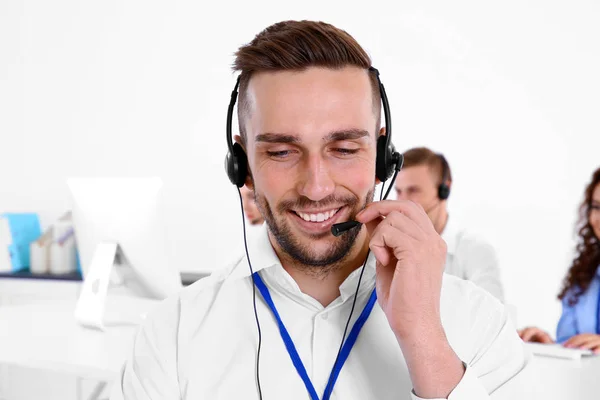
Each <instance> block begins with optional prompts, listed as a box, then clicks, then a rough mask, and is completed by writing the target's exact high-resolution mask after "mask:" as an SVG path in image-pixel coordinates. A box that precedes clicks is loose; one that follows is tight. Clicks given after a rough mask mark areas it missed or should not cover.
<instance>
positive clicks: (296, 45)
mask: <svg viewBox="0 0 600 400" xmlns="http://www.w3.org/2000/svg"><path fill="white" fill-rule="evenodd" d="M347 66H355V67H358V68H364V69H365V70H367V69H368V68H369V67H371V58H370V57H369V55H368V54H367V52H366V51H365V50H364V49H363V48H362V47H361V46H360V45H359V44H358V42H357V41H356V40H355V39H354V38H353V37H352V36H350V35H349V34H348V33H347V32H345V31H343V30H341V29H339V28H336V27H335V26H333V25H330V24H327V23H325V22H320V21H306V20H304V21H283V22H278V23H276V24H273V25H271V26H269V27H267V28H266V29H264V30H263V31H262V32H260V33H259V34H258V35H256V37H255V38H254V39H253V40H252V41H251V42H250V43H248V44H246V45H244V46H242V47H240V48H239V49H238V51H237V52H236V53H235V61H234V63H233V70H234V71H236V72H240V87H239V105H238V123H239V130H240V135H241V136H242V139H243V140H244V141H245V137H246V132H245V129H244V120H245V117H246V116H247V115H248V114H249V112H250V111H251V110H250V104H249V101H248V96H247V90H248V84H249V82H250V78H251V77H252V75H253V74H254V73H257V72H269V71H271V72H276V71H303V70H305V69H307V68H309V67H324V68H330V69H341V68H344V67H347ZM369 75H370V81H371V87H372V97H373V109H374V112H375V114H376V119H377V130H379V126H380V124H381V122H380V119H381V106H380V102H381V96H380V93H379V86H378V82H377V77H376V76H375V73H374V72H371V71H369ZM377 134H378V132H375V135H376V136H377Z"/></svg>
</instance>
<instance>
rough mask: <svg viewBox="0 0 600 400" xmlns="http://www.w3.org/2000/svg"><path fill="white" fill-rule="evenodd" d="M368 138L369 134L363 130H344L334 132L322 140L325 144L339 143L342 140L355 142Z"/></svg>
mask: <svg viewBox="0 0 600 400" xmlns="http://www.w3.org/2000/svg"><path fill="white" fill-rule="evenodd" d="M365 136H369V132H367V131H365V130H364V129H346V130H342V131H334V132H331V133H329V134H328V135H327V136H325V137H324V138H323V140H325V141H326V142H339V141H342V140H356V139H360V138H363V137H365Z"/></svg>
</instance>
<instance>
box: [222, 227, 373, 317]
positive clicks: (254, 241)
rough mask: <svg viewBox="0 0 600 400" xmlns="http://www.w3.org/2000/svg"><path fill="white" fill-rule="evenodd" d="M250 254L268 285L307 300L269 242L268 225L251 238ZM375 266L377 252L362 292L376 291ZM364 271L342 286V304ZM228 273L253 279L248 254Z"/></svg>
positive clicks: (367, 265)
mask: <svg viewBox="0 0 600 400" xmlns="http://www.w3.org/2000/svg"><path fill="white" fill-rule="evenodd" d="M248 255H249V256H250V262H251V265H252V270H253V271H254V272H258V271H261V277H263V279H264V280H265V282H267V285H268V286H275V287H278V288H279V289H282V290H284V291H285V292H286V294H288V295H289V294H293V296H294V297H298V296H299V297H302V298H304V300H306V299H305V297H306V295H304V294H303V293H302V292H301V291H300V288H299V287H298V285H297V283H296V281H295V280H294V279H293V278H292V277H291V276H290V274H288V272H287V271H286V270H285V269H284V268H283V266H282V265H281V262H280V260H279V257H277V254H276V253H275V250H274V249H273V246H272V245H271V241H270V240H269V234H268V228H267V224H263V226H262V227H260V228H259V230H258V231H257V232H256V235H253V236H252V237H251V238H248ZM375 265H376V260H375V257H374V256H373V253H369V256H368V259H367V263H366V265H365V271H364V273H363V277H362V280H361V284H360V289H359V293H363V292H365V291H370V290H373V288H374V287H375ZM361 270H362V268H358V269H356V270H355V271H352V273H351V274H350V275H349V276H348V278H346V280H345V281H344V282H343V283H342V284H341V285H340V295H341V301H342V302H344V301H346V300H347V299H348V298H350V297H351V296H352V295H354V293H355V292H356V286H357V283H358V279H359V277H360V273H361ZM226 274H227V275H228V276H229V277H230V278H234V279H235V278H238V279H239V278H246V277H249V276H250V269H249V268H248V263H247V262H246V255H245V254H244V256H243V257H242V259H241V260H240V261H239V262H238V263H236V265H235V266H234V267H233V270H230V272H229V271H228V272H227V273H226ZM315 302H316V300H315ZM317 304H318V303H317ZM319 306H320V304H319ZM321 308H322V307H321Z"/></svg>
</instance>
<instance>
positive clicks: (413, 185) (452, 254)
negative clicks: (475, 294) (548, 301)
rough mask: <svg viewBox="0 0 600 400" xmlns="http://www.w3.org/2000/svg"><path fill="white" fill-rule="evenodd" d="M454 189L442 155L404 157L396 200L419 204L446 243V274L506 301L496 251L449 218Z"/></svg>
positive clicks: (426, 152) (421, 152)
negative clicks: (451, 196) (451, 193)
mask: <svg viewBox="0 0 600 400" xmlns="http://www.w3.org/2000/svg"><path fill="white" fill-rule="evenodd" d="M451 187H452V171H451V170H450V165H449V164H448V162H447V160H446V158H445V157H444V156H443V155H441V154H436V153H434V152H433V151H431V150H430V149H428V148H426V147H417V148H413V149H410V150H408V151H406V152H405V153H404V166H403V167H402V171H400V173H399V174H398V178H397V179H396V194H397V198H398V199H399V200H410V201H413V202H415V203H418V204H420V205H421V207H423V209H424V210H425V212H426V213H427V215H428V216H429V219H431V222H432V223H433V226H434V227H435V230H436V231H437V232H438V233H439V234H440V235H441V236H442V238H443V239H444V241H445V242H446V244H447V246H448V253H447V256H446V267H445V270H444V271H445V272H446V273H448V274H450V275H455V276H458V277H459V278H462V279H467V280H470V281H472V282H473V283H475V284H476V285H478V286H480V287H482V288H483V289H485V290H487V291H488V292H490V293H491V294H492V295H494V296H495V297H496V298H497V299H498V300H500V301H504V290H503V288H502V281H501V279H500V268H499V266H498V258H497V257H496V252H495V250H494V248H493V247H492V246H491V245H490V244H489V243H487V242H486V241H485V240H483V239H482V238H480V237H478V236H477V235H475V234H473V233H471V232H469V231H468V230H466V229H464V228H463V227H461V226H460V225H459V224H458V222H457V221H455V220H454V219H453V218H449V216H448V207H447V203H448V201H447V199H448V197H449V195H450V188H451Z"/></svg>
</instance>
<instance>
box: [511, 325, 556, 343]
mask: <svg viewBox="0 0 600 400" xmlns="http://www.w3.org/2000/svg"><path fill="white" fill-rule="evenodd" d="M518 333H519V337H520V338H521V339H522V340H523V341H524V342H533V343H554V341H553V340H552V338H551V337H550V335H548V334H547V333H546V332H544V331H543V330H541V329H539V328H535V327H527V328H525V329H521V330H520V331H518Z"/></svg>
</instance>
